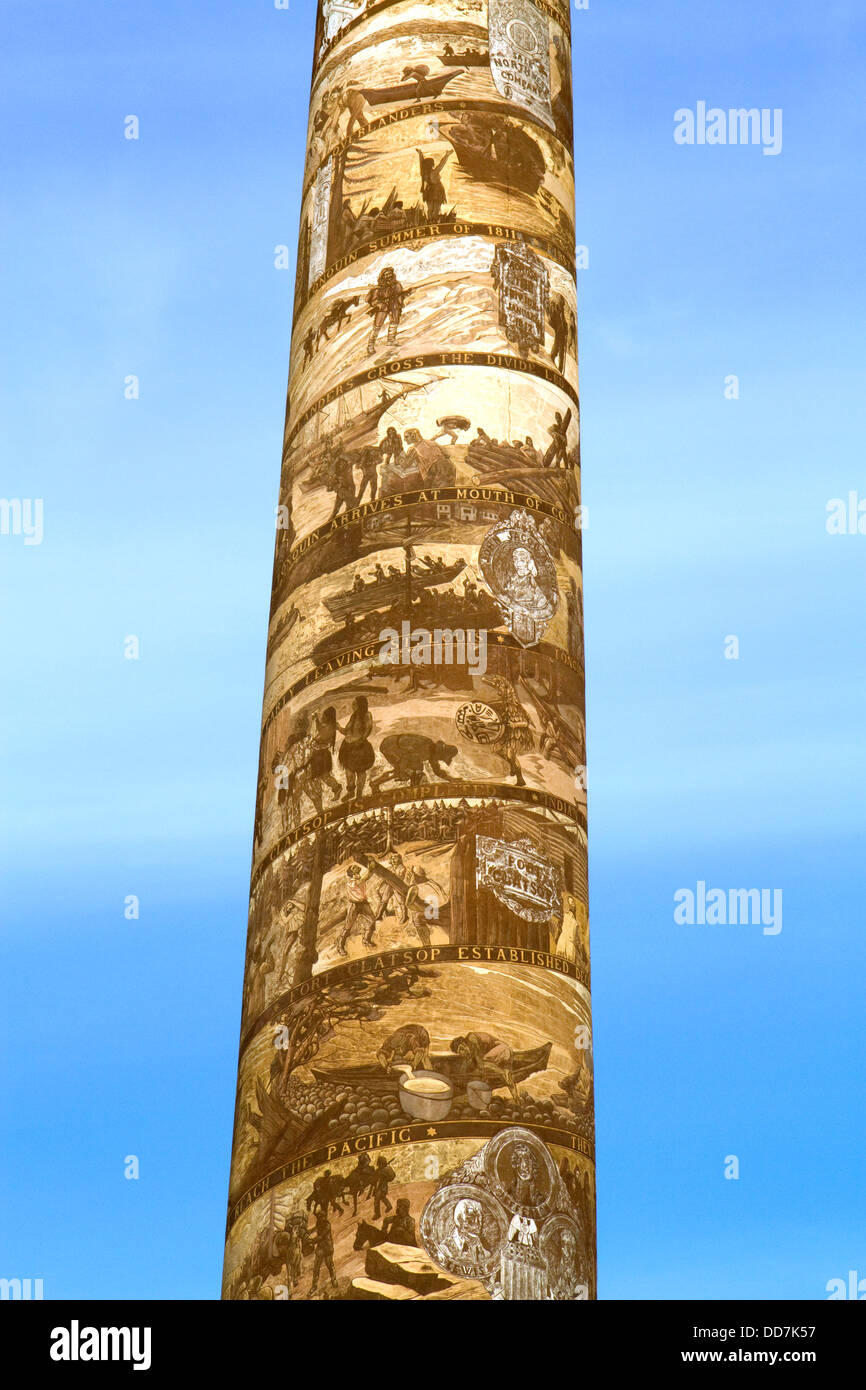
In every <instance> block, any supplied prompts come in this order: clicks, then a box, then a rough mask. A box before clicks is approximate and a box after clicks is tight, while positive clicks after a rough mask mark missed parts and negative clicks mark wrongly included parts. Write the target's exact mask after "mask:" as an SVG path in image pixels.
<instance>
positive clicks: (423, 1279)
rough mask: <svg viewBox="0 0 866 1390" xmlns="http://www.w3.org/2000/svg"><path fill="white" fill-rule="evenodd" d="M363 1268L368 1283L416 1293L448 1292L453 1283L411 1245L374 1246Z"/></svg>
mask: <svg viewBox="0 0 866 1390" xmlns="http://www.w3.org/2000/svg"><path fill="white" fill-rule="evenodd" d="M364 1268H365V1269H366V1271H367V1273H368V1274H369V1275H370V1277H371V1279H381V1280H383V1281H384V1282H385V1283H387V1284H402V1285H403V1286H404V1287H406V1288H410V1289H414V1290H415V1291H416V1293H421V1294H427V1293H435V1292H436V1291H437V1290H439V1289H447V1288H450V1287H451V1285H452V1284H454V1282H455V1280H454V1279H452V1278H451V1277H450V1275H448V1274H445V1273H444V1272H443V1271H442V1270H441V1269H440V1268H439V1267H438V1265H434V1263H433V1261H432V1260H430V1259H428V1258H427V1256H426V1255H425V1254H424V1252H423V1250H418V1249H416V1248H415V1247H414V1246H412V1245H391V1244H390V1243H386V1244H385V1245H377V1246H374V1247H373V1248H372V1249H371V1250H368V1251H367V1259H366V1261H365V1263H364Z"/></svg>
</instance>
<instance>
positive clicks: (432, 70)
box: [224, 0, 595, 1301]
mask: <svg viewBox="0 0 866 1390" xmlns="http://www.w3.org/2000/svg"><path fill="white" fill-rule="evenodd" d="M570 73H571V49H570V38H569V13H568V4H567V0H322V3H321V6H320V13H319V17H318V27H317V32H316V39H315V53H314V60H313V79H312V90H311V97H310V125H309V153H308V159H307V167H306V174H305V179H304V189H303V204H302V214H301V232H300V243H299V252H298V272H297V284H296V290H295V304H294V328H293V335H292V349H291V367H290V375H289V405H288V410H287V417H286V431H285V446H284V452H283V468H282V481H281V488H280V498H279V507H278V531H277V544H276V557H275V564H274V578H273V597H272V604H271V619H270V628H269V636H268V649H267V672H266V682H265V698H264V716H263V726H262V741H261V757H260V765H259V778H258V800H257V805H256V817H255V832H254V850H253V866H252V885H251V898H250V912H249V935H248V941H247V960H246V979H245V987H244V1003H243V1018H242V1026H241V1043H240V1058H239V1064H238V1091H237V1109H236V1120H235V1133H234V1146H233V1154H232V1167H231V1179H230V1193H229V1213H228V1229H227V1244H226V1257H225V1276H224V1297H226V1298H232V1299H234V1298H258V1299H262V1298H266V1299H269V1298H276V1299H289V1298H290V1299H301V1300H305V1299H314V1298H315V1299H319V1298H326V1299H330V1298H336V1299H368V1300H371V1299H372V1300H388V1299H391V1300H394V1301H402V1300H407V1299H494V1300H499V1299H554V1300H563V1299H580V1298H593V1297H595V1217H594V1212H595V1168H594V1146H593V1080H592V1076H593V1072H592V1047H591V1034H590V994H589V940H588V924H587V865H586V798H585V791H584V788H585V779H584V776H583V768H584V763H585V739H584V728H585V726H584V671H583V666H584V658H583V636H582V578H581V544H580V531H579V510H578V509H579V501H580V497H579V487H580V472H579V407H578V387H577V339H576V289H575V274H574V270H575V246H574V165H573V156H572V102H571V78H570Z"/></svg>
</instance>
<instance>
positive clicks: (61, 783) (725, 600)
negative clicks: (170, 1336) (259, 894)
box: [0, 0, 866, 1299]
mask: <svg viewBox="0 0 866 1390" xmlns="http://www.w3.org/2000/svg"><path fill="white" fill-rule="evenodd" d="M0 27H2V49H3V51H4V53H5V54H6V60H7V74H6V80H5V82H4V84H3V90H2V94H0V107H2V121H0V126H2V129H3V131H4V132H5V133H4V135H3V136H2V145H0V161H2V185H3V188H4V191H5V195H6V197H5V202H6V216H5V218H4V225H3V229H2V234H0V235H2V259H3V265H4V269H5V271H6V275H5V277H4V278H5V282H6V285H5V289H4V305H3V309H4V321H5V328H6V331H5V333H4V334H3V346H2V351H3V354H4V361H3V370H2V381H3V385H2V393H3V401H2V406H3V409H2V423H0V430H2V485H0V492H2V494H3V496H4V497H10V498H11V497H22V498H23V497H30V498H37V497H40V498H43V499H44V539H43V542H42V544H41V545H39V546H24V544H23V538H22V537H20V536H19V537H15V536H2V537H0V565H2V571H3V595H4V603H3V610H2V619H0V622H2V642H3V651H4V654H5V658H6V659H5V661H4V679H3V682H2V692H3V693H2V700H3V706H4V718H3V735H4V736H3V797H2V801H3V807H4V811H3V814H4V820H5V825H4V834H3V860H4V863H3V889H2V899H3V913H2V917H3V925H2V938H0V940H2V953H3V960H2V972H0V991H2V1024H0V1026H2V1040H0V1041H2V1056H3V1061H2V1093H3V1095H2V1102H0V1105H2V1111H0V1155H2V1167H3V1172H4V1182H3V1198H2V1207H3V1215H2V1222H0V1266H2V1268H0V1274H2V1275H5V1276H7V1277H14V1276H17V1277H22V1278H24V1277H42V1278H44V1281H45V1295H46V1297H49V1298H62V1297H83V1298H90V1297H94V1298H95V1297H119V1298H130V1297H144V1298H149V1297H161V1298H189V1297H216V1296H217V1295H218V1290H219V1278H220V1269H221V1258H222V1238H223V1223H224V1214H225V1199H226V1188H227V1172H228V1161H229V1150H230V1142H231V1126H232V1107H233V1100H234V1082H235V1062H236V1049H237V1036H238V1024H239V1011H240V995H241V971H242V963H243V947H244V933H245V924H246V898H247V886H248V872H249V855H250V847H251V834H252V815H253V799H254V794H255V781H256V760H257V747H258V730H259V716H260V704H261V691H262V678H263V670H264V647H265V638H266V626H267V610H268V596H269V589H270V570H271V557H272V545H273V529H272V527H273V506H274V503H275V500H276V488H277V480H278V468H279V456H280V441H281V432H282V422H283V409H284V395H285V383H286V375H287V368H288V351H289V333H290V320H291V284H292V275H291V272H288V271H278V270H276V269H275V268H274V263H273V262H274V247H275V246H277V245H279V244H282V243H287V244H289V245H292V244H293V242H294V237H295V232H296V228H297V218H298V194H299V189H300V180H301V171H302V164H303V157H304V143H305V127H306V113H307V90H308V84H309V70H310V57H311V52H312V28H313V6H312V0H292V3H291V8H290V9H289V10H288V11H277V10H275V9H274V8H273V5H272V4H271V3H268V0H244V3H243V4H241V3H229V2H228V0H183V3H181V0H171V3H169V0H148V3H147V4H144V5H139V6H128V5H118V4H116V3H115V2H114V0H82V3H79V4H77V5H71V4H63V3H60V4H52V5H33V4H32V2H31V0H6V3H5V5H4V7H3V12H2V17H0ZM573 32H574V83H575V116H576V124H575V129H576V160H577V174H578V221H577V227H578V241H579V242H581V243H583V244H585V245H587V246H588V247H589V252H590V255H589V268H588V269H587V270H586V271H584V272H582V273H581V276H580V281H579V296H580V350H581V384H582V423H583V458H584V501H585V503H586V505H587V506H588V508H589V528H588V530H587V533H586V537H585V571H586V572H585V593H586V627H587V661H588V692H587V699H588V730H589V792H590V855H591V860H590V869H591V913H592V916H591V925H592V953H593V984H594V989H593V998H594V1012H595V1056H596V1069H597V1075H596V1094H597V1115H598V1193H599V1276H600V1294H601V1296H602V1297H606V1298H738V1297H744V1298H752V1297H773V1298H793V1297H797V1298H817V1299H820V1298H822V1297H826V1293H825V1285H826V1283H827V1281H828V1280H829V1279H831V1278H834V1277H846V1276H847V1271H848V1270H849V1269H852V1268H855V1269H858V1271H859V1272H860V1275H861V1277H866V1187H864V1183H863V1176H862V1175H863V1154H864V1139H866V1135H864V1128H866V1123H864V1118H863V1117H864V1107H863V1104H862V1095H863V1086H864V1081H866V1076H864V1072H866V1061H864V1056H866V1049H864V1039H863V1003H862V995H863V988H862V979H863V968H864V937H863V917H864V912H863V901H864V877H866V874H864V854H863V844H864V829H866V826H864V820H866V813H864V797H863V785H864V773H866V752H864V737H863V708H864V698H863V691H864V676H866V653H864V622H863V579H864V571H866V535H864V536H860V535H848V536H830V535H828V534H827V531H826V529H825V515H826V505H827V502H828V501H829V500H830V499H832V498H836V497H846V496H847V494H848V492H849V491H851V490H855V491H856V490H859V496H861V497H863V498H866V468H864V462H863V458H864V455H863V443H862V441H863V435H864V424H866V420H864V416H866V390H864V386H866V361H864V356H866V353H864V343H863V330H862V324H863V320H864V303H863V300H864V284H866V280H864V275H863V251H862V228H863V223H864V211H866V208H864V203H866V197H864V182H863V146H864V120H866V117H864V109H863V103H862V85H863V66H864V56H866V16H864V12H863V11H862V8H861V7H860V6H859V5H858V4H856V3H855V2H854V0H851V3H847V2H846V0H836V2H835V3H834V2H833V0H828V3H825V4H822V5H820V6H818V5H814V4H811V3H803V0H786V3H785V4H784V5H779V4H777V3H771V2H770V0H748V3H746V2H745V0H726V3H724V4H723V3H719V2H718V0H705V3H703V4H701V5H700V6H695V5H693V4H689V3H685V0H680V3H673V0H656V3H655V4H653V5H652V6H649V5H647V4H646V3H645V0H591V3H590V8H589V10H586V11H575V12H574V14H573ZM701 100H704V101H706V102H707V103H708V105H709V106H714V105H717V106H721V107H723V108H728V107H739V106H747V107H751V106H755V107H759V108H764V107H767V108H773V109H775V108H781V109H782V111H783V149H782V152H781V154H779V155H778V157H775V158H774V157H765V156H763V155H762V152H761V149H760V148H756V147H729V146H726V147H707V146H703V147H698V146H695V147H681V146H678V145H676V144H675V143H674V140H673V129H674V119H673V117H674V112H675V111H676V110H678V109H679V108H683V107H691V108H694V107H695V106H696V104H697V102H698V101H701ZM128 114H136V115H137V116H138V117H139V119H140V124H141V138H140V139H139V140H138V141H127V140H125V139H124V137H123V121H124V117H125V116H127V115H128ZM129 374H135V375H137V376H138V377H139V378H140V383H141V386H140V399H139V400H137V401H128V400H125V399H124V379H125V377H127V376H128V375H129ZM731 374H735V375H737V376H738V377H739V380H740V398H739V399H738V400H726V399H725V396H724V383H725V378H726V377H727V376H729V375H731ZM130 634H135V635H137V636H138V637H139V639H140V643H141V657H140V659H139V660H138V661H125V660H124V659H123V643H124V638H125V637H126V636H128V635H130ZM732 634H733V635H736V636H737V637H738V638H739V642H740V657H739V660H737V661H730V660H725V658H724V642H725V638H726V637H727V636H728V635H732ZM698 880H704V881H705V882H707V883H708V884H709V885H710V886H717V887H723V888H730V887H768V888H781V889H782V891H783V900H784V924H783V929H782V931H781V933H779V934H778V935H777V936H764V935H763V934H762V933H761V930H760V928H759V927H754V926H748V927H710V926H704V927H698V926H694V927H687V926H678V925H677V924H675V922H674V919H673V895H674V893H675V892H676V890H677V889H678V888H682V887H691V888H694V887H695V885H696V883H697V882H698ZM127 894H136V895H138V897H139V898H140V902H141V916H140V919H139V921H138V922H128V921H126V920H125V919H124V915H123V904H124V898H125V897H126V895H127ZM128 1154H136V1155H138V1157H139V1160H140V1164H141V1177H140V1179H139V1181H137V1182H129V1181H126V1180H125V1179H124V1177H123V1164H124V1158H125V1156H126V1155H128ZM729 1154H735V1155H737V1156H738V1158H739V1161H740V1178H739V1180H737V1181H726V1180H725V1179H724V1177H723V1167H724V1162H725V1158H726V1156H727V1155H729Z"/></svg>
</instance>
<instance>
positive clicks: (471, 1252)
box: [421, 1183, 508, 1282]
mask: <svg viewBox="0 0 866 1390" xmlns="http://www.w3.org/2000/svg"><path fill="white" fill-rule="evenodd" d="M507 1232H508V1219H507V1217H506V1214H505V1212H504V1211H503V1210H502V1208H501V1207H500V1205H499V1203H498V1202H497V1201H496V1199H495V1198H494V1197H491V1196H490V1194H489V1193H488V1192H485V1191H484V1189H483V1188H481V1187H472V1186H470V1185H469V1184H468V1183H454V1184H453V1185H452V1186H450V1187H441V1188H440V1189H439V1191H438V1192H435V1193H434V1194H433V1196H432V1197H431V1198H430V1201H429V1202H428V1203H427V1205H426V1206H425V1208H424V1210H423V1212H422V1214H421V1240H422V1242H423V1244H424V1249H425V1250H426V1251H427V1254H428V1255H429V1256H430V1258H431V1260H435V1261H436V1263H437V1264H440V1265H441V1266H442V1268H443V1269H447V1271H448V1273H449V1274H456V1275H457V1276H458V1277H459V1278H461V1279H480V1280H481V1281H482V1282H484V1281H486V1280H490V1279H492V1278H493V1277H494V1276H495V1274H496V1272H497V1270H498V1268H499V1251H500V1247H501V1246H502V1243H503V1241H504V1240H505V1237H506V1234H507Z"/></svg>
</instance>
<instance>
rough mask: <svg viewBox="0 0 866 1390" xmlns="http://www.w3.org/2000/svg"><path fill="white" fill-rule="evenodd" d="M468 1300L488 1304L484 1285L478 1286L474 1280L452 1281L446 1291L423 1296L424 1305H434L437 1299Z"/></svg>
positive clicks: (442, 1290)
mask: <svg viewBox="0 0 866 1390" xmlns="http://www.w3.org/2000/svg"><path fill="white" fill-rule="evenodd" d="M450 1298H468V1299H481V1300H482V1301H483V1302H484V1303H489V1302H490V1295H489V1294H488V1293H487V1292H486V1290H485V1288H484V1285H483V1284H479V1283H478V1281H477V1280H476V1279H452V1280H451V1283H450V1284H449V1286H448V1288H447V1289H439V1290H438V1292H437V1293H428V1294H425V1295H424V1298H423V1301H424V1302H425V1303H434V1302H435V1301H436V1300H437V1299H439V1300H440V1301H441V1300H442V1299H450Z"/></svg>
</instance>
